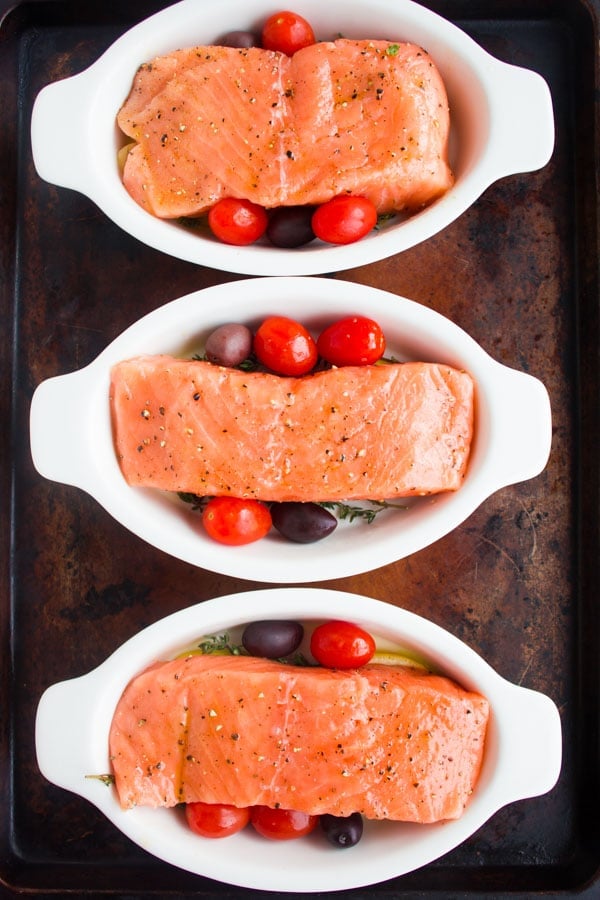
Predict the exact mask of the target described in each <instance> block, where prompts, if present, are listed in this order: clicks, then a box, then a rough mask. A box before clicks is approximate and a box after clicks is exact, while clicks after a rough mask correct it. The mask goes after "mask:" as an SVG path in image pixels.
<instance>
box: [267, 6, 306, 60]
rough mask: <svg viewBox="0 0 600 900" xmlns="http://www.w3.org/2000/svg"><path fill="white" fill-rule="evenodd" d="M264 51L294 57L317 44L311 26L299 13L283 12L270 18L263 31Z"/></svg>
mask: <svg viewBox="0 0 600 900" xmlns="http://www.w3.org/2000/svg"><path fill="white" fill-rule="evenodd" d="M261 43H262V46H263V49H265V50H277V51H279V52H280V53H286V54H287V55H288V56H292V55H293V54H294V53H295V52H296V51H297V50H302V48H303V47H309V46H310V45H311V44H314V43H315V33H314V31H313V30H312V27H311V26H310V24H309V23H308V22H307V21H306V19H303V18H302V16H299V15H298V14H297V13H294V12H289V11H288V10H282V11H281V12H278V13H274V14H273V15H272V16H269V18H268V19H267V21H266V22H265V24H264V25H263V30H262V40H261Z"/></svg>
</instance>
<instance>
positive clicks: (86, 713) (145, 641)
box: [36, 587, 562, 893]
mask: <svg viewBox="0 0 600 900" xmlns="http://www.w3.org/2000/svg"><path fill="white" fill-rule="evenodd" d="M263 618H266V619H270V618H275V619H277V618H288V619H289V618H292V619H300V620H304V621H307V620H313V621H314V620H319V619H328V618H344V619H349V620H351V621H353V622H356V623H357V624H360V625H362V626H363V627H364V628H366V629H368V630H369V631H370V632H372V633H373V634H377V635H380V636H382V638H383V639H385V640H386V641H388V642H391V643H392V644H397V645H400V646H401V647H403V648H405V649H409V650H412V651H414V652H416V653H418V654H420V655H422V656H424V657H426V659H427V660H428V661H429V662H430V663H432V664H433V665H434V666H435V668H436V670H438V671H440V672H441V673H443V674H446V675H448V676H449V677H451V678H453V679H454V680H455V681H457V682H458V683H459V684H461V685H462V686H463V687H465V688H467V689H469V690H475V691H478V692H480V693H481V694H483V695H484V696H485V697H487V699H488V700H489V702H490V707H491V718H490V723H489V727H488V733H487V737H486V750H485V755H484V761H483V766H482V770H481V774H480V778H479V781H478V784H477V786H476V789H475V791H474V793H473V796H472V799H471V801H470V803H469V805H468V806H467V808H466V810H465V812H464V814H463V815H462V817H461V818H460V819H457V820H456V821H452V822H445V823H439V824H434V825H415V824H407V823H392V822H379V823H375V822H368V823H366V827H365V831H364V835H363V838H362V840H361V841H360V843H358V844H357V845H356V846H355V847H353V848H351V849H346V850H344V851H339V850H336V849H334V848H333V847H331V846H330V845H329V844H327V843H326V841H325V840H324V839H323V837H322V836H321V835H320V834H318V833H317V832H315V833H313V834H312V835H310V837H308V838H303V839H299V840H295V841H287V842H271V841H269V840H265V839H263V838H260V837H259V836H258V835H256V834H255V833H254V832H253V831H252V829H251V828H248V829H246V830H244V831H243V832H241V833H238V834H237V835H234V836H232V837H229V838H226V839H223V840H210V839H203V838H199V837H197V836H196V835H194V834H193V833H192V832H191V831H190V830H189V829H188V828H187V827H186V825H185V823H184V820H183V817H182V816H181V814H180V812H178V811H176V810H167V809H159V810H154V809H148V808H142V807H139V808H135V809H132V810H127V811H124V810H122V809H121V808H120V806H119V803H118V800H117V795H116V791H115V790H114V788H113V787H112V786H109V787H107V786H106V784H104V783H103V782H102V781H99V780H98V779H97V778H93V777H89V776H94V775H103V774H107V773H109V772H110V761H109V754H108V735H109V729H110V724H111V720H112V716H113V713H114V710H115V707H116V705H117V702H118V700H119V697H120V695H121V693H122V691H123V689H124V688H125V686H126V684H127V683H128V682H129V680H130V679H131V678H132V677H133V676H135V675H136V674H137V673H138V672H140V671H142V670H143V669H144V668H145V667H146V666H148V665H150V664H151V663H153V662H155V661H156V660H159V659H167V658H169V657H171V656H172V655H173V654H175V653H176V652H177V651H178V650H181V649H183V648H186V647H189V646H190V645H192V644H193V643H194V642H195V641H197V640H198V639H199V638H200V637H203V636H205V635H208V634H213V633H222V632H223V631H228V630H229V629H231V628H232V627H235V626H236V625H239V624H240V623H246V622H248V621H253V620H256V619H263ZM36 749H37V759H38V764H39V767H40V769H41V772H42V774H43V775H44V776H45V777H46V778H47V779H48V780H49V781H51V782H52V783H54V784H56V785H58V786H59V787H62V788H65V789H66V790H69V791H72V792H74V793H76V794H80V795H81V796H82V797H85V798H86V799H87V800H89V801H90V802H91V803H93V804H94V805H95V806H97V807H98V808H99V809H100V810H101V811H102V812H103V813H104V814H105V815H106V816H107V817H108V818H109V819H110V820H111V822H113V823H114V825H115V826H116V827H117V828H119V829H120V830H121V831H122V832H123V833H124V834H126V835H127V836H128V837H129V838H131V840H133V841H134V842H135V843H136V844H138V845H139V846H140V847H142V848H143V849H144V850H147V851H148V852H149V853H152V854H154V855H155V856H157V857H159V858H160V859H162V860H164V861H166V862H168V863H171V864H173V865H174V866H178V867H180V868H182V869H185V870H188V871H190V872H194V873H197V874H198V875H205V876H208V877H209V878H213V879H216V880H217V881H221V882H227V883H230V884H236V885H240V886H244V887H247V888H256V889H259V890H270V891H277V892H280V893H284V892H291V891H294V892H316V891H334V890H343V889H348V888H354V887H359V886H362V885H369V884H375V883H377V882H382V881H385V880H387V879H390V878H394V877H396V876H399V875H403V874H405V873H407V872H409V871H411V870H414V869H417V868H419V867H421V866H424V865H426V864H427V863H429V862H431V861H433V860H435V859H438V858H439V857H440V856H442V855H444V854H445V853H447V852H449V851H450V850H451V849H453V848H454V847H456V846H458V845H459V844H460V843H462V842H463V841H464V840H466V839H467V838H468V837H470V836H471V835H472V834H474V832H476V831H477V829H478V828H480V827H481V826H482V825H483V824H484V822H486V821H487V820H488V819H489V818H490V817H491V816H492V815H493V814H494V813H495V812H496V811H497V810H499V809H500V808H501V807H503V806H505V805H507V804H509V803H513V802H515V801H520V800H523V799H525V798H528V797H534V796H538V795H540V794H543V793H546V792H548V791H550V790H551V789H552V787H553V786H554V784H555V782H556V780H557V778H558V776H559V773H560V768H561V754H562V738H561V724H560V719H559V714H558V710H557V708H556V706H555V704H554V703H553V701H552V700H551V699H550V698H548V697H547V696H545V695H544V694H541V693H537V692H535V691H532V690H530V689H527V688H524V687H521V686H517V685H514V684H511V683H510V682H508V681H506V680H505V679H504V678H502V677H501V676H500V675H498V674H497V673H496V672H495V671H494V670H493V669H492V668H491V667H490V666H489V665H488V664H487V663H486V662H485V661H484V660H483V659H482V658H481V657H480V656H479V655H478V654H477V653H475V652H474V651H473V650H471V649H470V648H469V647H468V646H466V645H465V644H464V643H462V642H461V641H459V640H458V639H457V638H456V637H454V636H453V635H451V634H450V633H449V632H447V631H445V630H443V629H442V628H440V627H439V626H438V625H435V624H434V623H432V622H430V621H428V620H426V619H424V618H422V617H420V616H417V615H415V614H414V613H411V612H408V611H406V610H403V609H400V608H398V607H395V606H391V605H389V604H386V603H382V602H380V601H377V600H372V599H369V598H366V597H361V596H358V595H356V594H348V593H342V592H339V591H329V590H323V589H312V588H298V587H296V588H273V589H265V590H261V591H251V592H248V593H243V594H235V595H232V596H228V597H221V598H219V599H216V600H209V601H206V602H204V603H201V604H198V605H197V606H192V607H189V608H187V609H184V610H182V611H181V612H177V613H175V614H173V615H171V616H169V617H167V618H165V619H163V620H161V621H159V622H156V623H155V624H154V625H151V626H150V627H148V628H146V629H145V630H144V631H142V632H140V633H139V634H137V635H136V636H135V637H133V638H132V639H131V640H129V641H128V642H127V643H125V644H124V645H123V646H121V647H120V648H119V649H118V650H116V651H115V653H113V655H112V656H110V657H109V658H108V659H107V660H106V661H105V662H104V663H103V664H102V665H100V666H99V667H98V668H96V669H95V670H93V671H91V672H90V673H89V674H86V675H83V676H82V677H79V678H75V679H73V680H70V681H64V682H61V683H59V684H55V685H53V686H52V687H50V688H48V690H47V691H46V692H45V693H44V695H43V696H42V698H41V701H40V703H39V707H38V711H37V720H36ZM340 852H343V857H341V856H340V855H339V854H340ZM232 860H235V865H232V864H231V861H232Z"/></svg>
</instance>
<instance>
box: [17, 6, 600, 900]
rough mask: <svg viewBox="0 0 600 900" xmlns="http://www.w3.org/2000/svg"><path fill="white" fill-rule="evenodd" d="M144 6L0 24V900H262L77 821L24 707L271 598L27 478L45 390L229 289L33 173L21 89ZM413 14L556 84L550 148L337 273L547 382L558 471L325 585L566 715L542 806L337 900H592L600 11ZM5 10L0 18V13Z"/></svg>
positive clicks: (70, 9)
mask: <svg viewBox="0 0 600 900" xmlns="http://www.w3.org/2000/svg"><path fill="white" fill-rule="evenodd" d="M160 5H161V4H158V3H156V2H153V0H148V2H144V0H135V2H131V3H128V4H122V7H123V9H122V10H121V12H120V13H119V12H115V10H114V9H111V5H110V4H104V3H101V2H93V0H90V2H87V3H86V2H79V3H75V2H72V3H70V2H61V0H56V2H54V0H49V2H38V3H34V2H31V3H27V2H24V3H17V4H16V6H15V7H14V8H13V9H12V10H11V11H9V12H6V15H5V18H4V19H3V21H2V22H1V24H0V123H1V130H0V191H1V193H0V203H1V206H0V214H1V218H0V229H1V234H0V254H1V255H0V289H1V296H0V303H1V312H0V315H1V319H0V321H1V323H2V342H1V350H0V365H1V370H0V377H1V379H2V385H3V390H2V392H1V399H0V404H1V405H0V415H1V418H0V421H1V423H2V428H1V429H0V435H1V444H0V448H1V449H0V454H1V455H0V484H1V490H2V500H3V503H2V518H1V529H2V530H1V532H0V534H1V538H2V540H1V547H0V554H1V556H0V560H1V565H2V580H1V582H0V584H1V594H0V598H1V599H0V602H1V608H0V610H1V611H0V636H1V641H2V643H1V651H0V665H1V669H0V674H1V689H2V701H1V705H0V714H1V743H0V754H1V755H0V771H1V782H0V783H1V790H2V810H3V812H2V816H1V817H0V821H1V822H2V824H1V832H0V879H1V881H0V894H3V895H5V896H7V897H8V896H16V895H17V894H18V893H19V892H20V891H29V892H32V893H34V894H35V895H36V896H46V895H47V896H49V895H50V894H51V893H52V892H54V891H57V892H58V893H59V895H61V896H72V897H75V896H79V895H81V894H82V893H83V892H84V891H86V890H87V891H88V892H89V893H88V894H87V896H95V895H96V894H98V896H99V895H100V894H101V893H102V894H108V895H110V896H118V897H124V898H125V897H132V898H133V897H137V896H140V895H142V894H143V895H144V896H157V897H180V896H181V897H188V896H189V897H204V898H213V897H214V898H216V897H220V898H233V897H241V896H248V897H251V896H256V897H259V896H262V894H261V893H260V892H255V891H242V890H240V889H238V888H231V887H228V886H227V885H220V884H217V883H215V882H211V881H209V880H206V879H202V878H197V877H195V876H192V875H189V874H187V873H185V872H180V871H178V870H176V869H174V868H171V867H169V866H166V865H164V864H161V863H159V862H158V861H156V860H154V859H152V858H150V857H148V856H147V855H146V854H145V853H144V852H143V851H141V850H139V849H138V848H137V847H135V846H134V845H132V844H131V843H130V842H129V841H128V840H126V839H125V838H124V837H122V836H121V835H120V834H119V833H118V832H117V831H116V830H115V829H114V828H113V826H111V825H110V824H109V823H108V822H107V821H105V820H104V818H103V817H102V816H101V815H100V814H99V813H98V812H97V811H96V810H95V809H94V808H93V807H91V806H90V805H89V804H87V803H86V802H85V801H83V800H81V799H79V798H77V797H75V796H73V795H71V794H68V793H67V792H64V791H61V790H59V789H58V788H55V787H54V786H52V785H50V784H48V783H47V782H46V781H45V780H44V779H43V778H42V776H41V775H40V773H39V771H38V769H37V766H36V762H35V752H34V744H33V735H34V716H35V709H36V706H37V702H38V699H39V696H40V695H41V693H42V691H43V690H44V689H45V688H46V687H47V686H48V685H49V684H51V683H53V682H55V681H59V680H62V679H65V678H69V677H72V676H76V675H80V674H83V673H84V672H87V671H88V670H89V669H90V668H92V667H94V666H95V665H96V664H98V663H99V662H101V661H102V660H103V659H104V658H105V657H106V656H107V655H108V654H109V653H110V652H111V651H112V650H114V649H115V648H116V647H117V646H118V645H119V644H120V643H121V642H122V641H123V640H125V639H126V638H128V637H130V636H131V635H132V634H133V633H134V632H136V631H138V630H139V629H140V628H141V627H142V626H144V625H147V624H149V623H151V622H154V621H156V620H157V619H159V618H161V617H162V616H163V615H166V614H167V613H170V612H172V611H175V610H177V609H180V608H181V607H183V606H186V605H189V604H191V603H195V602H198V601H200V600H203V599H206V598H209V597H214V596H218V595H223V594H228V593H231V592H233V591H238V590H241V591H245V590H250V589H252V588H254V587H257V586H262V585H260V584H258V583H255V582H249V581H240V580H235V579H232V578H228V577H225V576H221V575H217V574H213V573H210V572H207V571H203V570H197V569H194V568H192V567H191V566H189V565H187V564H184V563H181V562H178V561H176V560H174V559H171V558H169V557H167V556H165V555H162V554H161V553H160V552H159V551H157V550H154V549H153V548H151V547H147V546H145V545H143V544H142V543H141V542H139V541H138V540H137V539H136V538H134V537H133V536H131V535H130V534H128V533H127V532H125V531H124V529H123V528H122V527H121V526H119V525H118V524H116V523H115V522H113V521H112V520H111V519H110V518H109V517H108V516H107V515H106V514H105V513H104V512H103V510H102V509H100V508H99V507H98V505H97V504H95V502H94V501H92V500H91V499H90V498H88V497H87V496H86V495H84V494H83V493H81V492H79V491H77V490H75V489H71V488H68V487H64V486H61V485H58V484H53V483H50V482H47V481H45V480H43V479H42V478H41V477H40V476H38V475H37V473H36V472H35V471H34V469H33V466H32V464H31V458H30V454H29V440H28V414H29V403H30V399H31V395H32V393H33V390H34V388H35V387H36V386H37V384H38V383H39V382H40V381H42V380H43V379H45V378H47V377H49V376H52V375H55V374H59V373H63V372H67V371H71V370H73V369H76V368H79V367H81V366H83V365H85V364H86V363H87V362H89V361H91V360H92V359H93V358H94V357H95V356H96V355H97V354H98V352H99V351H101V350H102V349H103V348H104V347H105V346H106V345H107V344H108V343H109V342H110V341H111V340H112V339H113V338H114V337H115V336H116V335H117V334H118V333H119V332H120V331H122V329H123V328H124V327H125V326H127V325H128V324H130V323H131V322H133V321H134V320H136V319H137V318H138V317H139V316H140V315H142V314H143V313H145V312H148V311H149V310H151V309H153V308H154V307H156V306H158V305H160V304H162V303H164V302H166V301H167V300H171V299H173V298H175V297H177V296H180V295H182V294H185V293H187V292H189V291H191V290H196V289H198V288H201V287H205V286H208V285H212V284H216V283H218V282H221V281H227V280H230V281H231V280H234V279H236V278H238V277H239V276H234V275H228V274H223V273H220V272H217V271H213V270H211V269H202V268H199V267H196V266H193V265H191V264H187V263H183V262H179V261H177V260H174V259H172V258H170V257H165V256H161V255H160V254H158V253H156V252H155V251H153V250H150V249H148V248H146V247H145V246H143V245H141V244H140V243H138V242H137V241H135V240H133V239H131V238H128V237H127V236H126V235H125V234H123V233H122V232H121V230H120V229H119V228H117V227H116V226H115V225H113V224H112V223H111V222H109V221H108V220H107V219H106V217H105V216H104V215H103V214H102V213H100V212H99V211H98V210H97V209H96V208H95V207H94V205H93V204H92V203H91V202H90V201H88V200H86V199H85V198H84V197H82V196H80V195H79V194H76V193H74V192H71V191H66V190H63V189H59V188H55V187H53V186H51V185H48V184H46V183H43V182H42V181H41V180H40V179H39V178H38V176H37V175H36V173H35V170H34V168H33V164H32V159H31V149H30V143H29V120H30V114H31V106H32V103H33V100H34V98H35V96H36V94H37V92H38V91H39V90H40V89H41V88H42V87H43V86H44V85H45V84H46V83H48V82H50V81H54V80H56V79H58V78H61V77H64V76H68V75H71V74H73V73H75V72H77V71H80V70H81V69H83V68H85V67H86V66H87V65H88V64H90V63H91V62H93V61H94V60H95V59H96V58H97V57H98V55H99V54H100V53H101V51H102V50H104V49H105V48H106V47H107V46H108V45H109V44H110V43H112V41H113V40H114V39H115V38H116V37H117V36H118V35H119V34H120V33H121V32H122V31H123V30H125V28H126V27H129V26H130V25H132V24H135V23H136V22H137V21H139V20H141V19H142V18H144V17H145V16H146V15H148V14H150V13H152V12H154V11H156V9H158V8H159V6H160ZM425 5H426V6H430V7H431V8H433V9H435V10H436V11H437V12H440V13H441V14H442V15H444V16H446V17H447V18H449V19H451V20H453V21H455V22H457V24H459V25H460V26H461V27H463V28H464V29H465V30H466V31H468V32H469V33H470V34H472V35H473V36H474V37H475V38H476V39H477V40H478V41H479V42H480V43H481V44H483V46H485V47H486V48H487V49H489V50H490V51H491V52H492V53H493V54H494V55H496V56H498V57H499V58H501V59H504V60H506V61H509V62H513V63H517V64H519V65H523V66H526V67H528V68H532V69H535V70H537V71H539V72H540V73H541V74H542V75H543V76H544V77H545V78H546V79H547V81H548V83H549V85H550V88H551V91H552V95H553V101H554V107H555V116H556V126H557V135H556V147H555V152H554V154H553V157H552V160H551V162H550V163H549V165H548V166H546V167H545V168H544V169H543V170H542V171H541V172H537V173H533V174H525V175H519V176H515V177H511V178H507V179H504V180H503V181H501V182H500V183H498V184H496V185H494V186H493V187H492V188H490V189H489V190H488V191H486V193H485V194H484V195H483V196H482V197H481V199H480V200H479V201H478V202H477V203H476V204H475V205H474V206H473V208H472V209H471V210H470V211H469V212H467V213H466V214H465V215H463V216H462V217H461V218H460V219H459V221H457V222H456V223H455V224H453V225H452V226H451V227H449V228H447V229H446V230H445V231H444V232H443V233H442V234H440V235H438V236H437V237H435V238H433V239H432V240H430V241H428V242H427V243H426V244H423V245H421V246H419V247H416V248H415V249H413V250H410V251H408V252H406V253H404V254H401V255H398V256H396V257H393V258H391V259H389V260H387V261H384V262H380V263H377V264H374V265H371V266H366V267H364V268H359V269H354V270H352V271H348V272H344V273H339V274H338V275H337V276H336V277H339V278H343V279H347V280H350V281H357V282H362V283H365V284H371V285H374V286H376V287H379V288H384V289H387V290H389V291H391V292H393V293H395V294H399V295H405V296H408V297H411V298H413V299H415V300H418V301H420V302H421V303H423V304H426V305H428V306H431V307H433V308H435V309H437V310H439V311H440V312H442V313H444V314H445V315H448V316H450V317H451V318H452V319H454V320H455V321H456V322H457V323H458V324H459V325H461V326H462V327H463V328H465V329H466V330H467V331H468V332H470V334H471V335H472V336H473V337H475V338H476V339H477V340H478V341H479V342H480V343H481V344H482V345H483V347H484V348H485V349H487V350H488V351H489V352H490V353H491V354H492V355H493V356H495V357H496V358H497V359H499V360H500V361H501V362H503V363H506V364H508V365H510V366H514V367H516V368H519V369H523V370H525V371H527V372H530V373H531V374H533V375H535V376H537V377H539V378H541V379H542V380H543V381H544V382H545V384H546V385H547V387H548V390H549V392H550V396H551V401H552V407H553V446H552V453H551V458H550V461H549V464H548V466H547V468H546V470H545V472H544V473H543V474H542V475H540V476H539V477H538V478H535V479H533V480H531V481H528V482H526V483H524V484H521V485H518V486H515V487H511V488H508V489H505V490H502V491H500V492H498V493H497V494H496V495H495V496H493V497H492V498H491V499H489V500H488V501H487V502H486V503H484V504H483V506H481V507H480V509H479V510H478V511H477V512H476V513H474V514H473V515H472V516H471V517H470V519H469V520H468V521H467V522H465V523H464V525H462V526H461V527H460V528H458V529H457V530H456V531H455V532H454V533H453V534H451V535H449V536H448V537H446V538H444V539H443V540H441V541H439V542H438V543H437V544H435V545H434V546H432V547H430V548H428V549H426V550H423V551H422V552H420V553H418V554H415V555H414V556H412V557H410V558H409V559H406V560H403V561H401V562H398V563H395V564H393V565H390V566H387V567H385V568H382V569H379V570H377V571H375V572H372V573H368V574H365V575H360V576H356V577H353V578H347V579H338V580H336V581H333V582H327V583H326V585H327V587H333V588H340V589H343V590H349V591H352V592H355V593H364V594H368V595H371V596H374V597H377V598H379V599H381V600H385V601H387V602H390V603H395V604H397V605H400V606H404V607H406V608H408V609H411V610H413V611H416V612H418V613H421V614H423V615H425V616H427V617H429V618H431V619H433V620H434V621H436V622H438V623H439V624H441V625H443V626H444V627H445V628H447V629H449V630H450V631H451V632H453V633H454V634H456V635H457V636H458V637H460V638H462V639H463V640H465V641H466V642H467V643H469V644H470V645H471V646H472V647H474V648H475V649H477V650H478V651H479V652H481V653H482V654H483V655H484V656H485V657H486V658H487V660H488V661H489V662H490V663H491V665H492V666H494V667H495V668H496V669H497V670H498V671H499V672H500V673H501V674H503V675H504V676H506V677H507V678H508V679H510V680H512V681H515V682H518V683H519V684H523V685H526V686H528V687H531V688H534V689H538V690H542V691H544V692H545V693H547V694H549V695H550V696H551V697H552V698H553V699H554V701H555V702H556V703H557V705H558V707H559V709H560V713H561V717H562V723H563V730H564V762H563V769H562V774H561V777H560V780H559V783H558V785H557V786H556V788H555V789H554V790H553V791H552V792H551V793H549V794H548V795H546V796H544V797H541V798H537V799H533V800H528V801H524V802H521V803H516V804H513V805H511V806H509V807H507V808H506V809H504V810H502V811H501V812H499V813H498V814H497V815H496V816H494V817H493V819H491V820H490V821H489V822H488V823H487V824H486V825H485V826H484V827H483V828H481V829H480V831H479V832H478V833H477V834H475V835H473V837H472V838H471V839H469V840H468V841H467V842H466V843H464V844H463V845H462V846H461V847H459V848H457V849H456V850H455V851H454V852H452V853H450V854H448V855H447V856H446V857H445V858H443V859H441V860H439V861H438V862H436V863H434V864H432V865H430V866H428V867H426V868H425V869H422V870H420V871H417V872H414V873H412V874H410V875H407V876H405V877H403V878H398V879H396V880H394V881H391V882H388V883H385V884H380V885H376V886H374V887H372V888H369V889H363V890H356V891H350V892H344V894H345V895H347V896H348V897H350V898H352V900H359V898H366V897H374V898H381V900H391V898H400V897H402V898H405V897H422V896H432V895H434V896H436V897H448V898H450V897H452V898H455V897H463V896H467V895H468V896H470V897H472V896H486V895H487V896H493V897H498V898H500V897H503V896H505V895H508V894H509V893H511V892H516V893H517V895H518V896H520V897H521V896H527V895H538V894H541V893H542V892H546V893H545V894H544V896H549V895H553V896H554V895H556V896H558V895H559V894H560V896H574V895H575V894H577V895H578V896H586V897H587V896H589V897H591V896H600V882H598V883H596V880H595V879H596V873H597V870H598V868H599V867H600V827H599V823H598V815H597V810H598V802H599V800H600V754H599V752H598V751H599V740H598V737H599V735H598V720H599V714H600V705H599V697H598V693H599V687H600V682H599V678H598V675H599V668H598V645H599V641H600V633H599V629H598V612H597V605H598V602H597V595H598V582H599V580H598V558H599V540H598V538H599V530H598V512H599V509H600V504H599V499H600V492H599V477H598V473H599V465H598V436H599V424H600V423H599V409H600V407H599V402H598V387H599V374H600V373H599V367H598V349H599V331H598V300H599V294H598V221H597V215H598V182H597V177H598V176H597V167H598V159H599V152H598V149H599V145H598V106H599V102H598V87H599V79H598V68H597V67H598V59H597V47H598V27H599V26H598V23H599V17H600V13H599V10H600V6H599V3H598V0H589V2H585V0H571V2H569V0H547V2H542V0H539V2H538V0H516V2H515V0H487V2H483V0H481V2H478V0H473V2H471V0H456V2H454V0H438V2H426V3H425ZM200 7H201V4H200V3H199V8H200ZM8 9H9V3H7V2H0V12H2V11H5V10H8ZM232 27H233V26H232ZM518 139H519V135H518V134H515V140H518ZM274 863H275V864H276V848H275V850H274ZM232 864H234V861H232ZM336 864H343V861H339V862H338V859H337V858H336V860H335V861H334V860H333V859H332V865H336ZM264 896H265V897H266V896H272V895H267V894H265V895H264ZM319 896H321V897H323V896H325V895H323V894H321V895H319ZM331 896H332V897H333V895H331ZM337 896H342V895H337Z"/></svg>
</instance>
